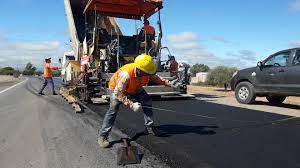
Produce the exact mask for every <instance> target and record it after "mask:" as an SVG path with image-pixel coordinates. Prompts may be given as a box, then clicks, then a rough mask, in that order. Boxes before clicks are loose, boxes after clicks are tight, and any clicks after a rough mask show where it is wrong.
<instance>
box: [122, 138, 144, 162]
mask: <svg viewBox="0 0 300 168" xmlns="http://www.w3.org/2000/svg"><path fill="white" fill-rule="evenodd" d="M122 140H123V145H124V146H123V147H120V148H118V150H117V164H118V165H127V164H137V163H140V159H139V155H138V148H137V147H135V146H130V143H128V139H122Z"/></svg>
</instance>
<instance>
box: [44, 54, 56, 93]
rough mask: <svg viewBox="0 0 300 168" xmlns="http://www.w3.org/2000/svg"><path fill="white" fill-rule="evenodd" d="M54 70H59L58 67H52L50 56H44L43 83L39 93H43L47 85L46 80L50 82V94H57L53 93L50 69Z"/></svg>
mask: <svg viewBox="0 0 300 168" xmlns="http://www.w3.org/2000/svg"><path fill="white" fill-rule="evenodd" d="M55 70H59V68H58V67H52V66H51V58H50V57H48V58H46V59H45V65H44V83H43V86H42V88H41V90H40V91H39V94H40V95H44V93H43V90H44V89H45V87H46V86H47V84H48V82H49V83H50V84H51V88H52V94H53V95H57V94H56V93H55V89H54V83H53V79H52V71H55Z"/></svg>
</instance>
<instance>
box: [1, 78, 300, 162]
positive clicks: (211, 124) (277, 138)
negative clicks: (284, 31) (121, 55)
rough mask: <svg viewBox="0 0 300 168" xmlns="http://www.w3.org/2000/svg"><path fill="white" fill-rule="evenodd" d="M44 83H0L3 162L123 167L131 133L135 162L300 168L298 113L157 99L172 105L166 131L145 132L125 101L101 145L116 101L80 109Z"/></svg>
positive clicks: (159, 116)
mask: <svg viewBox="0 0 300 168" xmlns="http://www.w3.org/2000/svg"><path fill="white" fill-rule="evenodd" d="M55 81H56V83H59V80H55ZM40 85H41V80H40V79H37V78H29V80H27V81H25V82H23V83H21V84H19V85H17V86H15V87H14V88H11V89H9V90H6V91H4V92H1V90H0V105H1V109H0V167H5V168H10V167H37V168H40V167H50V168H53V167H62V168H68V167H70V168H71V167H91V168H92V167H93V168H94V167H117V166H116V148H117V147H118V146H120V144H119V143H118V140H119V139H120V137H124V136H130V137H132V138H133V140H136V142H137V143H138V144H136V145H139V144H140V145H141V146H140V148H142V152H143V153H144V157H143V161H142V164H140V165H132V166H129V167H168V166H170V167H183V168H184V167H186V168H193V167H205V168H210V167H243V168H247V167H249V168H250V167H251V168H253V167H264V168H265V167H272V168H276V167H278V168H282V167H285V168H288V167H291V168H292V167H293V168H294V167H300V160H299V154H300V145H299V142H300V135H299V133H298V132H299V130H300V120H299V119H298V118H293V117H291V116H286V115H279V114H273V113H269V112H268V113H267V112H264V111H257V110H249V109H245V108H240V107H232V106H226V105H221V104H216V103H213V102H208V101H205V100H172V101H154V107H157V108H160V109H164V110H154V113H155V120H156V121H157V122H156V125H157V126H158V127H159V129H160V130H161V131H162V132H163V134H162V136H161V137H153V136H144V135H143V134H141V132H142V131H143V118H142V114H138V113H134V112H132V111H130V110H127V109H125V108H124V107H121V110H120V112H119V114H118V117H117V120H116V127H115V128H114V130H113V132H112V135H111V137H110V138H111V140H112V141H114V145H113V147H112V148H110V149H100V148H99V147H98V144H97V143H96V137H97V131H98V127H99V126H100V124H101V121H102V117H103V115H104V114H105V112H106V110H107V108H108V107H107V106H103V105H102V106H100V105H88V107H89V108H88V109H85V112H84V113H81V114H75V113H74V112H73V109H72V108H71V107H70V105H68V104H67V103H66V102H65V101H64V100H63V99H62V98H61V97H60V96H53V95H49V93H50V91H49V90H47V91H46V92H45V93H46V94H47V95H45V96H38V95H36V92H37V91H38V89H39V87H40ZM7 87H9V86H5V87H2V88H1V89H2V90H3V89H5V88H7ZM203 96H205V95H202V97H203ZM90 109H92V110H93V111H90ZM275 109H277V110H278V108H275ZM279 109H280V108H279ZM282 110H284V108H282ZM123 133H126V134H127V135H126V134H123ZM161 161H163V162H164V163H167V165H165V164H164V163H162V162H161Z"/></svg>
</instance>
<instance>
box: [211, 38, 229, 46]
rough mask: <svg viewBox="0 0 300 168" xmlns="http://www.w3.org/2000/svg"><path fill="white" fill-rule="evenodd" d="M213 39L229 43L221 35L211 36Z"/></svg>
mask: <svg viewBox="0 0 300 168" xmlns="http://www.w3.org/2000/svg"><path fill="white" fill-rule="evenodd" d="M212 39H213V40H215V41H217V42H221V43H225V44H226V43H230V42H229V41H228V40H226V39H225V38H224V37H221V36H216V37H213V38H212Z"/></svg>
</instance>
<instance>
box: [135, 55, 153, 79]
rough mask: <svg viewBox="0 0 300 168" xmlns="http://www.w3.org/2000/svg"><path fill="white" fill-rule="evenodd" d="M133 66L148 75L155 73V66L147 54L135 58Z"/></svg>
mask: <svg viewBox="0 0 300 168" xmlns="http://www.w3.org/2000/svg"><path fill="white" fill-rule="evenodd" d="M134 65H135V67H136V68H138V69H140V70H142V71H143V72H145V73H147V74H149V75H153V74H155V73H156V64H155V62H154V61H153V58H152V57H151V56H149V55H147V54H141V55H139V56H137V57H136V58H135V60H134Z"/></svg>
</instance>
